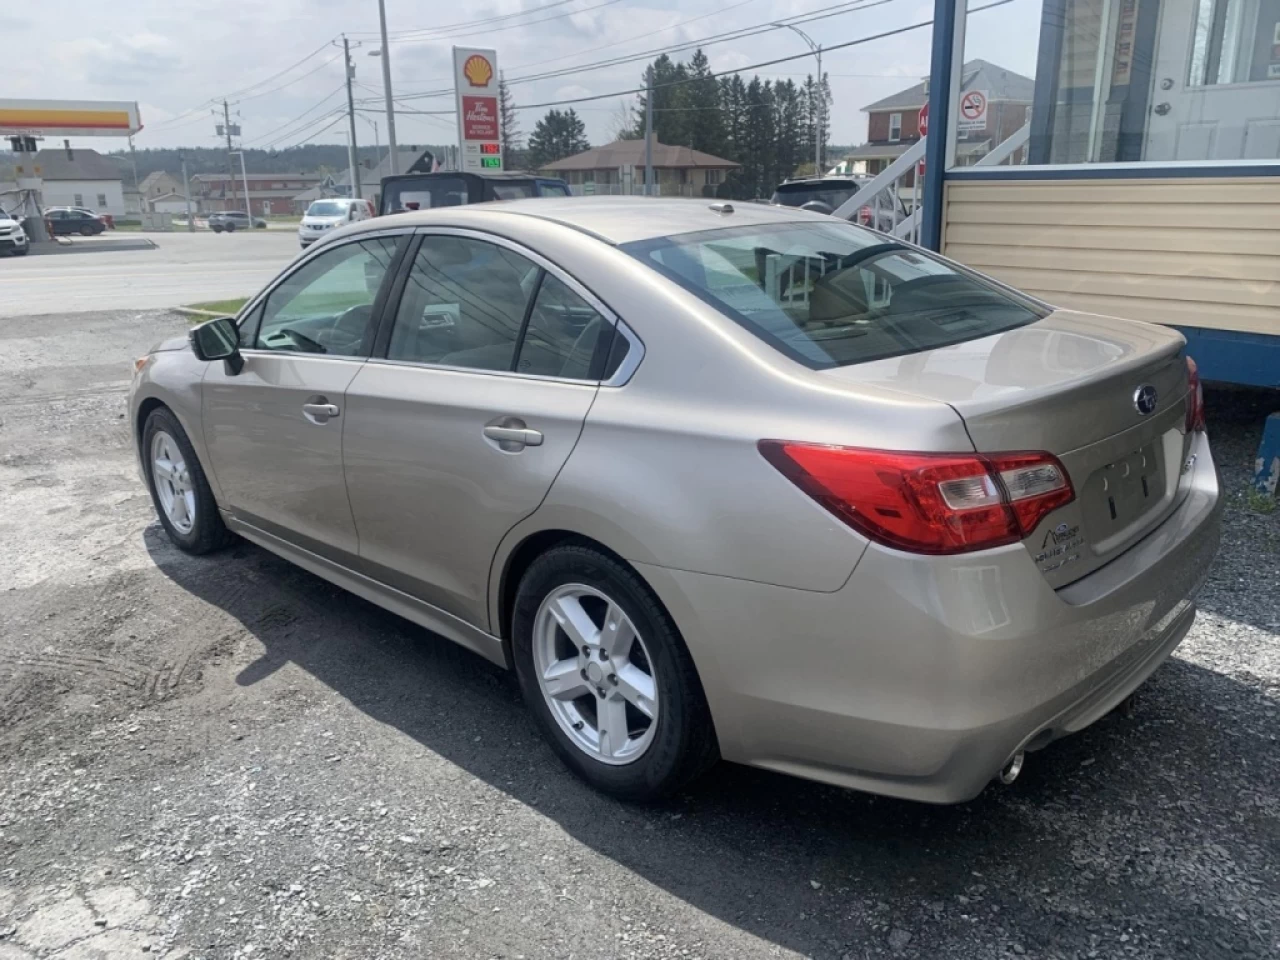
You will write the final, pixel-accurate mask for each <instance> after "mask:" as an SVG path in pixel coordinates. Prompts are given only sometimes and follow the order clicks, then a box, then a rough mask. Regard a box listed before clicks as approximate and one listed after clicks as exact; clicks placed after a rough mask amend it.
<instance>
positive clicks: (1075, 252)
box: [943, 177, 1280, 336]
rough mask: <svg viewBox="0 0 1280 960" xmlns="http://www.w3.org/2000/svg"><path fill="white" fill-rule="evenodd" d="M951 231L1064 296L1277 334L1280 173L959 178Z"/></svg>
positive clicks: (970, 255)
mask: <svg viewBox="0 0 1280 960" xmlns="http://www.w3.org/2000/svg"><path fill="white" fill-rule="evenodd" d="M943 231H944V232H943V250H944V252H945V253H946V254H947V256H949V257H954V258H955V259H956V260H959V261H960V262H961V263H966V264H968V265H970V266H972V267H975V268H976V269H978V270H981V271H983V272H984V273H989V274H991V276H993V277H996V278H998V279H1000V280H1003V281H1005V282H1006V283H1009V284H1012V285H1013V286H1016V287H1018V288H1020V289H1022V290H1026V291H1027V292H1028V293H1032V294H1035V295H1036V296H1038V297H1041V298H1043V299H1045V300H1047V301H1048V302H1050V303H1053V304H1057V305H1059V306H1063V307H1072V308H1075V309H1079V310H1088V311H1092V312H1094V313H1105V314H1112V315H1114V316H1119V317H1131V318H1134V319H1137V320H1150V321H1154V322H1156V323H1171V324H1176V325H1179V326H1194V327H1207V328H1212V329H1219V330H1238V331H1242V332H1247V333H1268V334H1273V335H1276V336H1280V177H1240V178H1221V179H1219V178H1194V179H1190V178H1189V179H1178V180H1042V181H1027V180H1021V181H1005V182H993V181H990V180H985V181H973V182H953V183H948V184H947V188H946V209H945V211H944V226H943Z"/></svg>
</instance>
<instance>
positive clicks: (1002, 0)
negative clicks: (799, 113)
mask: <svg viewBox="0 0 1280 960" xmlns="http://www.w3.org/2000/svg"><path fill="white" fill-rule="evenodd" d="M880 2H887V0H880ZM1013 2H1014V0H994V2H993V3H988V4H984V5H983V6H981V7H971V8H970V9H969V11H968V12H969V13H981V12H982V11H983V10H990V9H992V8H994V7H1003V6H1004V5H1005V4H1008V3H1013ZM932 25H933V20H932V19H930V20H922V21H920V22H919V23H912V24H908V25H907V26H905V27H897V28H895V29H893V30H884V31H882V32H880V33H874V34H871V35H869V36H866V37H859V38H858V39H856V40H846V41H845V42H844V43H833V44H831V45H830V46H827V47H823V52H824V53H825V52H828V51H834V50H844V49H847V48H849V47H856V46H860V45H861V44H864V43H871V42H872V41H873V40H883V39H885V38H886V37H896V36H898V35H900V34H904V33H911V32H912V31H915V30H920V29H921V28H923V27H928V26H932ZM811 56H813V54H812V53H811V52H809V51H808V50H806V51H805V52H804V53H795V54H791V55H790V56H786V57H775V58H774V59H772V60H762V61H761V62H760V63H749V64H747V65H746V66H743V67H736V68H734V69H733V70H721V71H718V72H716V73H708V74H706V75H705V76H702V77H686V78H685V79H683V80H669V81H667V82H666V83H657V84H654V85H653V86H652V87H633V88H631V89H629V90H614V91H612V92H610V93H597V94H592V95H590V96H585V97H571V98H568V99H565V100H548V101H545V102H543V103H529V104H523V105H518V106H516V109H517V110H541V109H542V108H544V107H563V106H571V105H573V104H576V103H591V102H594V101H596V100H608V99H611V98H613V97H628V96H632V95H634V94H638V93H647V92H648V91H649V90H650V89H653V90H660V89H663V88H666V87H678V86H683V85H684V84H686V83H696V82H697V81H699V80H709V79H719V78H720V77H728V76H732V75H734V74H738V73H746V72H747V71H748V70H758V69H760V68H761V67H771V66H773V65H774V64H778V63H790V62H791V61H793V60H804V59H807V58H808V57H811ZM404 112H405V113H408V114H413V115H418V116H445V115H449V114H452V113H453V112H454V111H453V110H406V111H404Z"/></svg>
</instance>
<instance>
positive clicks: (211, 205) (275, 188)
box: [190, 173, 324, 216]
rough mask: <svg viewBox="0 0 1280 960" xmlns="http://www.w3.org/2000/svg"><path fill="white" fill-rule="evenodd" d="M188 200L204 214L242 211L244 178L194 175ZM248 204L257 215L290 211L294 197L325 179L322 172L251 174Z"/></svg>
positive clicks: (218, 174)
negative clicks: (195, 204)
mask: <svg viewBox="0 0 1280 960" xmlns="http://www.w3.org/2000/svg"><path fill="white" fill-rule="evenodd" d="M190 179H191V197H192V199H193V200H198V201H199V203H200V209H201V210H202V211H204V212H207V213H214V212H217V211H220V210H243V209H244V189H245V188H244V179H242V178H241V176H240V174H239V173H236V175H235V177H233V178H231V179H230V180H228V178H227V175H226V174H225V173H197V174H196V175H195V176H193V177H191V178H190ZM246 179H248V181H249V203H250V204H251V205H252V209H253V212H254V214H255V215H256V216H264V215H266V214H272V213H290V212H292V211H293V209H294V206H293V198H294V197H296V196H297V195H298V194H300V193H302V192H303V191H304V190H308V189H310V188H311V187H314V186H315V185H316V184H318V183H320V181H321V180H323V179H324V174H321V173H251V174H249V175H248V177H247V178H246Z"/></svg>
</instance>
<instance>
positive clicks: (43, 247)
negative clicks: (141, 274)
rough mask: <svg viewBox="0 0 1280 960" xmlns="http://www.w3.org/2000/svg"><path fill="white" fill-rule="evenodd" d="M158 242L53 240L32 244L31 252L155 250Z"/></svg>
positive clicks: (142, 239) (38, 253)
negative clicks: (66, 241)
mask: <svg viewBox="0 0 1280 960" xmlns="http://www.w3.org/2000/svg"><path fill="white" fill-rule="evenodd" d="M155 249H156V242H155V241H154V240H151V239H149V238H147V237H125V238H122V239H119V240H117V239H115V238H110V239H102V238H100V237H94V238H86V239H83V240H72V241H71V242H70V243H62V242H58V241H53V240H47V241H42V242H40V243H32V244H30V245H29V252H30V253H31V255H32V256H48V255H50V254H64V253H111V252H112V251H117V252H119V251H126V250H155Z"/></svg>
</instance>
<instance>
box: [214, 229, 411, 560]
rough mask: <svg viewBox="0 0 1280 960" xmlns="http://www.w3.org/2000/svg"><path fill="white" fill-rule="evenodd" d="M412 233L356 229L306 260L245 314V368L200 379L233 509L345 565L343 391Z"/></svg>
mask: <svg viewBox="0 0 1280 960" xmlns="http://www.w3.org/2000/svg"><path fill="white" fill-rule="evenodd" d="M408 239H409V235H408V234H407V233H402V234H399V235H379V236H376V237H363V238H360V239H353V240H350V241H347V242H345V243H340V244H334V245H333V246H329V247H326V248H325V249H324V250H323V251H322V252H318V253H316V254H315V255H313V256H310V257H307V258H306V259H305V260H303V261H302V262H301V263H299V264H298V266H297V267H296V268H295V269H294V270H293V271H292V272H291V273H289V274H288V275H286V276H285V277H284V278H283V279H281V280H280V281H279V282H278V283H277V284H276V285H275V286H273V287H272V288H271V289H270V290H269V291H268V292H267V293H266V294H265V296H263V297H262V298H260V299H259V301H258V302H257V303H255V304H254V305H253V307H252V308H251V309H250V310H249V311H247V312H246V314H245V319H244V320H243V321H242V322H241V328H240V338H241V350H242V354H243V358H244V366H243V368H242V369H241V370H240V371H239V372H238V373H233V372H232V370H230V369H228V368H227V366H226V365H225V364H221V363H215V364H210V365H209V369H208V371H207V372H206V374H205V378H204V381H203V384H202V389H203V401H204V402H203V421H204V432H205V443H206V445H207V447H208V450H209V459H210V461H211V466H212V468H213V471H214V475H215V477H216V478H217V480H218V486H219V488H220V490H221V492H222V497H223V500H224V505H225V506H226V507H228V508H229V509H230V511H231V513H232V515H233V516H234V517H236V518H237V519H239V520H241V521H243V522H245V523H249V524H252V525H254V526H255V527H258V528H260V529H262V530H265V531H266V532H267V533H270V534H273V535H275V536H279V537H284V538H285V539H288V540H290V541H293V542H294V543H296V544H297V545H299V546H301V547H303V548H304V549H307V550H310V551H312V552H313V553H317V554H320V555H321V556H325V557H328V558H329V559H332V560H336V561H338V562H340V563H344V564H348V565H349V564H351V563H353V562H354V561H355V559H356V557H357V546H356V530H355V525H354V523H353V522H352V518H351V507H350V504H349V503H348V501H347V491H346V481H345V480H344V478H343V470H342V425H343V423H344V422H345V420H346V411H345V409H344V406H345V403H346V389H347V385H348V384H349V383H350V382H351V379H352V378H353V377H354V376H355V375H356V371H358V370H359V369H360V365H361V364H362V363H363V362H364V360H365V358H366V357H367V356H368V355H369V352H370V349H371V347H372V339H373V331H374V329H375V323H374V320H375V314H376V311H377V309H378V308H379V306H380V301H379V295H380V293H381V292H382V291H383V288H384V285H387V278H388V276H389V275H390V272H391V271H390V268H391V265H392V263H393V262H394V260H395V257H396V254H397V249H398V246H397V245H398V243H400V242H405V241H407V240H408Z"/></svg>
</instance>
